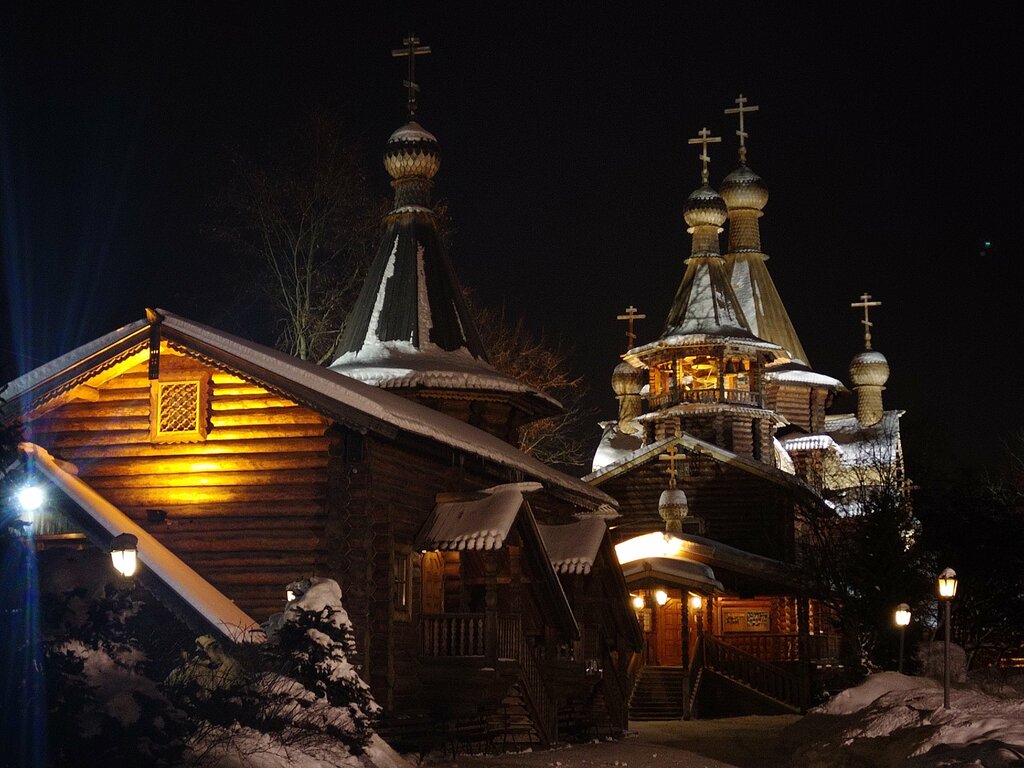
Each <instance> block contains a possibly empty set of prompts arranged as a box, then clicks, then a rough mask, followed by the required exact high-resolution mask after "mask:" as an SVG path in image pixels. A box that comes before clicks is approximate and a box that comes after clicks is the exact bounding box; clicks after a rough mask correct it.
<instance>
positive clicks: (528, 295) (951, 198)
mask: <svg viewBox="0 0 1024 768" xmlns="http://www.w3.org/2000/svg"><path fill="white" fill-rule="evenodd" d="M40 5H43V4H38V3H33V4H24V5H15V6H13V7H12V6H6V7H5V8H4V10H2V11H0V67H2V69H0V195H2V218H0V224H2V226H3V233H2V235H3V237H2V247H3V262H4V267H5V269H4V275H3V280H4V281H5V285H4V295H5V297H6V299H7V302H8V305H9V311H7V312H4V313H2V315H0V334H2V335H0V361H2V362H3V366H4V368H3V373H5V374H7V376H10V375H11V374H13V373H17V372H18V369H19V368H26V367H27V368H31V367H34V365H35V364H38V363H39V362H42V361H45V360H47V359H50V358H51V357H54V356H55V355H57V354H58V353H60V352H62V351H66V350H67V349H70V348H71V347H73V346H75V345H76V344H78V343H81V342H84V341H87V340H89V339H92V338H94V337H96V336H98V335H100V334H101V333H103V332H106V331H108V330H110V329H112V328H114V327H116V326H118V325H121V324H123V323H126V322H129V321H131V320H134V319H137V318H139V317H141V316H142V309H143V308H144V307H145V306H147V305H151V306H152V305H158V306H163V307H166V308H167V309H170V310H172V311H175V312H177V313H179V314H183V315H185V316H188V317H191V318H194V319H197V320H200V321H205V322H208V323H212V324H214V325H217V326H218V327H221V328H224V329H226V330H230V331H233V332H236V333H240V334H242V335H259V334H261V333H265V329H264V328H263V324H262V323H261V319H260V318H261V317H262V316H264V315H265V313H263V312H261V311H260V302H261V299H260V298H259V295H258V294H257V293H256V292H255V290H254V289H253V280H252V278H251V272H252V269H251V268H250V267H248V266H247V265H245V264H242V263H239V261H238V258H237V257H236V256H232V255H231V254H230V253H228V252H226V251H225V249H224V247H223V245H221V244H220V243H218V242H217V241H216V240H215V239H213V238H211V237H210V236H209V234H208V229H209V226H210V208H209V204H208V203H209V200H210V198H211V197H212V195H213V194H214V193H215V192H216V191H217V189H218V187H219V185H221V184H222V183H223V180H224V173H225V167H226V163H225V160H226V157H227V155H228V151H229V148H232V147H237V148H240V149H242V150H243V151H245V150H246V149H247V148H252V147H257V146H264V145H265V144H266V143H267V142H268V141H271V140H273V137H274V136H278V135H281V130H282V128H283V127H285V126H287V125H290V124H292V123H294V122H295V121H296V119H297V118H298V117H301V116H302V115H305V114H307V113H309V112H310V110H311V109H312V108H313V107H315V106H320V107H327V108H329V109H333V110H336V111H337V113H339V114H341V115H344V117H345V121H346V123H347V125H346V126H345V127H346V129H347V130H349V131H351V132H353V133H354V134H356V135H357V136H358V137H359V138H360V139H361V140H362V141H363V142H364V143H365V144H366V146H367V148H368V163H369V164H370V167H371V169H372V178H373V181H374V184H375V188H376V189H377V190H378V191H380V192H381V193H386V192H387V191H388V188H387V177H386V174H385V173H384V170H383V168H382V166H381V165H380V160H379V156H380V149H381V147H382V146H383V143H384V141H385V140H386V139H387V137H388V135H389V134H390V133H391V131H392V130H393V129H394V128H396V127H398V125H400V124H401V123H402V122H403V120H404V110H403V107H404V92H403V90H402V88H401V79H402V77H403V74H404V71H403V67H402V64H401V63H399V62H398V61H396V60H393V59H392V58H391V57H390V55H389V51H390V49H391V48H393V47H395V46H397V45H398V44H400V41H401V38H402V36H403V35H404V34H405V33H406V32H408V31H409V30H410V29H414V30H415V31H416V32H417V33H418V34H419V36H420V37H421V38H422V39H423V41H424V43H427V44H429V45H431V46H432V47H433V50H434V53H433V54H432V55H431V56H429V57H427V58H426V59H425V60H421V61H420V63H419V65H418V74H419V77H418V79H419V80H420V82H421V84H422V87H423V96H422V102H421V103H422V107H421V111H420V118H421V121H422V122H423V124H424V125H425V127H427V128H429V129H430V130H431V131H433V132H434V133H435V134H436V135H437V137H438V139H439V141H440V142H441V145H442V148H443V151H444V161H443V166H442V170H441V173H440V174H439V176H438V178H437V179H436V181H437V187H436V193H437V194H438V195H439V196H443V197H445V198H447V200H448V202H449V205H450V209H451V213H452V216H453V218H454V221H455V224H456V227H457V234H456V237H455V240H454V245H453V252H452V257H453V260H454V263H455V267H456V270H457V271H458V273H459V274H460V276H461V278H462V279H463V281H464V282H465V283H467V284H469V285H471V286H473V287H475V288H476V289H477V291H478V293H479V295H480V296H481V298H482V299H483V300H484V301H486V302H490V303H499V302H505V303H506V305H507V307H508V308H509V310H510V312H511V313H513V314H523V315H525V316H526V317H527V318H528V320H529V322H530V323H531V324H532V325H533V326H534V327H535V328H537V329H543V330H545V331H546V332H547V333H548V334H549V335H552V336H556V337H559V336H560V337H562V338H564V339H565V340H566V341H567V342H569V343H570V344H571V345H572V346H573V347H574V348H575V352H576V356H575V358H574V360H575V363H576V367H577V368H578V369H579V371H580V372H581V373H583V374H585V375H586V376H587V377H588V379H589V380H590V382H591V386H592V387H593V389H594V390H595V392H596V393H597V397H598V402H599V403H600V404H601V405H602V407H603V409H604V413H603V414H602V416H603V417H605V418H607V417H610V416H611V415H612V414H613V412H614V403H613V400H612V397H611V393H610V389H609V385H608V378H609V374H610V371H611V369H612V367H613V366H614V364H615V362H616V361H617V359H616V355H617V354H618V353H620V352H621V351H622V346H623V335H622V334H623V330H624V329H623V328H622V327H621V324H620V323H616V321H615V320H614V316H615V314H616V313H618V312H619V311H621V310H622V309H623V308H624V307H625V306H626V305H627V304H629V303H633V304H636V305H637V306H638V307H639V308H640V309H641V311H645V312H647V314H648V315H649V317H650V318H651V319H650V320H648V321H647V322H646V323H645V324H643V325H641V326H640V334H641V336H640V340H641V341H645V340H650V339H652V338H654V337H655V336H656V335H657V334H658V333H660V331H661V327H662V323H663V320H664V317H665V315H666V313H667V311H668V307H669V304H670V302H671V299H672V296H673V294H674V292H675V289H676V287H677V285H678V282H679V280H680V279H681V277H682V274H683V270H684V264H683V259H684V258H685V256H686V255H687V252H688V248H689V240H688V237H687V235H686V231H685V226H684V223H683V220H682V205H683V201H684V200H685V198H686V196H687V195H688V194H689V192H690V191H691V190H692V189H693V188H694V187H695V186H697V182H698V169H699V165H698V162H697V159H696V151H695V150H694V148H692V147H689V146H687V144H686V139H687V138H688V137H690V136H693V135H695V134H696V132H697V131H698V130H699V129H700V128H701V127H702V126H704V125H707V126H708V127H709V128H710V129H711V130H712V131H713V132H714V133H715V134H718V135H723V136H724V137H725V140H724V143H723V144H722V145H720V146H718V147H714V148H713V150H712V158H713V161H712V183H713V184H717V183H718V182H719V181H720V180H721V178H722V177H723V176H724V175H725V174H726V173H728V171H729V170H731V169H732V168H733V167H734V166H735V140H734V137H733V136H732V131H733V130H735V125H734V123H733V122H732V118H726V117H725V116H723V115H722V110H723V109H724V108H726V107H729V106H732V100H733V99H734V98H735V96H736V94H737V93H739V92H743V93H745V94H747V95H748V96H749V97H750V98H751V102H752V103H755V104H758V105H759V106H760V108H761V111H760V112H758V113H757V114H756V115H754V116H752V117H751V118H750V120H749V132H750V136H751V138H750V142H749V145H750V164H751V166H752V167H753V168H754V169H755V170H756V171H757V172H758V173H759V174H760V175H761V176H762V177H763V178H764V179H765V182H766V184H767V185H768V188H769V189H770V191H771V199H770V201H769V204H768V207H767V209H766V212H765V214H766V215H765V217H764V219H762V232H763V240H764V245H765V250H766V251H767V252H768V253H769V255H770V256H771V260H770V261H769V262H768V267H769V270H770V272H771V274H772V276H773V277H774V279H775V282H776V285H777V286H778V288H779V291H780V293H781V295H782V298H783V300H784V301H785V303H786V305H787V308H788V310H789V313H790V316H791V317H792V319H793V322H794V324H795V326H796V328H797V331H798V333H799V335H800V337H801V339H802V341H803V344H804V347H805V348H806V349H807V352H808V354H809V355H810V357H811V362H812V363H813V365H814V367H815V368H816V369H818V370H820V371H822V372H825V373H828V374H831V375H834V376H837V377H839V378H842V379H844V380H846V379H847V378H848V377H847V374H846V366H847V364H848V362H849V359H850V358H851V356H852V355H853V354H854V353H855V352H856V351H857V350H858V349H859V348H860V347H861V343H862V342H861V328H860V326H859V325H858V322H857V321H858V317H857V314H856V312H855V311H854V310H852V309H850V308H849V303H850V302H851V301H853V300H855V299H856V297H857V296H858V295H859V294H860V293H862V292H863V291H869V292H871V293H872V294H874V296H875V297H876V298H878V299H880V300H881V301H882V302H883V306H882V307H881V309H880V310H878V311H877V313H876V315H875V320H876V327H875V334H874V339H875V346H876V348H877V349H879V350H881V351H883V352H884V353H885V354H886V356H887V357H888V359H889V362H890V366H891V368H892V377H891V379H890V387H889V389H888V391H887V392H886V395H885V397H886V404H887V405H888V406H889V407H900V408H906V409H907V411H908V414H907V416H906V417H905V420H904V441H905V443H906V445H907V449H908V458H909V461H910V465H911V470H912V472H913V469H914V467H915V465H924V464H925V463H931V464H939V465H942V466H947V467H950V466H955V465H958V464H966V465H969V466H978V465H981V464H984V463H986V462H989V461H991V460H993V458H994V457H995V456H997V454H998V452H999V446H1000V444H1001V441H1002V440H1003V439H1005V438H1006V437H1007V436H1008V435H1009V434H1011V433H1013V432H1014V431H1015V430H1019V429H1020V428H1021V426H1022V423H1024V420H1022V417H1021V408H1020V406H1019V405H1018V404H1017V402H1016V397H1015V396H1014V392H1016V391H1018V389H1019V387H1018V385H1017V375H1016V373H1015V371H1017V370H1018V369H1019V366H1020V362H1019V360H1018V356H1019V355H1020V352H1019V351H1018V349H1017V336H1018V333H1019V331H1020V322H1019V320H1018V307H1019V306H1020V299H1019V293H1020V291H1021V288H1022V285H1024V281H1022V273H1024V267H1022V264H1021V259H1022V256H1024V248H1022V240H1024V234H1022V233H1024V229H1022V227H1021V225H1020V224H1019V220H1020V218H1021V215H1022V210H1021V195H1020V188H1021V185H1022V183H1024V174H1022V170H1024V169H1022V163H1021V159H1020V151H1021V149H1020V146H1019V140H1018V133H1019V131H1020V124H1021V106H1020V97H1019V95H1017V94H1016V90H1017V89H1016V87H1015V86H1014V82H1015V81H1016V80H1017V79H1019V77H1020V63H1019V61H1020V58H1019V51H1020V42H1019V35H1018V34H1017V30H1018V26H1019V25H1018V24H1017V22H1016V20H1015V19H1014V18H1013V17H1012V15H1011V10H1010V6H1011V4H1007V6H1008V8H1007V10H1006V11H1005V15H1000V12H997V11H988V10H985V9H983V8H981V7H980V5H979V4H975V5H971V6H969V7H968V6H960V7H959V11H960V13H958V14H956V15H942V14H941V13H940V12H939V11H938V10H937V8H938V6H935V5H932V6H922V5H920V4H915V5H914V6H913V9H912V11H913V12H911V10H910V9H908V10H907V11H906V16H900V15H898V14H900V13H903V12H902V11H899V10H897V9H895V8H894V6H896V5H897V4H885V5H881V4H880V5H874V4H847V5H849V6H850V10H849V11H847V12H844V13H843V14H841V15H837V12H836V11H834V10H833V9H832V8H830V7H829V6H830V5H833V4H820V3H819V4H813V5H811V4H808V5H806V6H805V8H804V10H803V12H801V13H796V12H787V14H780V13H776V9H777V7H778V6H779V5H780V4H772V3H756V4H755V3H751V4H746V3H739V2H729V3H720V4H702V5H698V4H694V3H675V4H671V6H672V7H673V8H676V9H677V10H675V11H673V12H665V13H662V12H655V11H653V10H645V9H644V6H645V5H647V4H638V7H636V8H629V9H625V8H621V7H620V9H619V10H618V11H616V12H614V13H609V14H603V13H600V14H599V13H596V12H595V11H594V7H595V6H594V5H593V4H577V5H574V6H572V7H563V8H561V9H558V10H552V9H548V10H547V11H546V12H545V13H544V14H543V15H530V14H527V13H525V12H523V13H518V14H514V13H512V12H506V11H505V8H504V6H503V8H502V9H499V10H495V9H494V8H493V7H489V8H487V9H484V8H483V6H484V5H487V6H493V5H494V4H482V3H474V4H462V3H456V2H448V3H444V4H439V5H434V4H428V3H418V4H415V5H399V4H395V5H394V6H393V7H392V8H390V9H389V10H379V11H377V12H374V13H373V14H372V15H369V14H367V15H364V16H360V15H358V14H357V13H355V12H353V11H352V10H351V9H352V8H354V7H356V5H357V4H355V3H331V4H322V5H318V4H312V3H274V4H256V3H253V4H248V3H237V4H227V3H201V4H200V3H194V4H193V3H165V4H152V5H151V4H147V3H135V4H132V5H125V6H123V7H121V8H114V7H111V6H109V5H108V4H106V3H88V4H85V3H68V4H65V5H62V6H61V7H60V8H58V7H57V6H56V4H55V5H54V6H51V7H49V9H47V8H40V7H39V6H40ZM379 5H389V4H379ZM550 5H552V6H553V5H555V4H550ZM786 5H787V6H788V5H790V4H786ZM214 6H216V7H214ZM508 7H513V6H512V5H509V6H508ZM968 14H969V15H968ZM985 241H991V243H992V246H991V247H990V248H988V249H985V248H984V247H983V243H984V242H985ZM723 244H724V242H723ZM260 340H263V341H266V340H267V339H266V337H265V336H264V337H263V338H262V339H260ZM7 376H5V377H4V378H6V377H7Z"/></svg>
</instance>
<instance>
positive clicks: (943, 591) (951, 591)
mask: <svg viewBox="0 0 1024 768" xmlns="http://www.w3.org/2000/svg"><path fill="white" fill-rule="evenodd" d="M954 597H956V571H954V570H953V569H952V568H946V569H945V570H944V571H943V572H942V573H940V574H939V600H941V601H942V602H943V603H945V604H946V612H945V622H944V623H945V625H946V642H945V645H944V647H943V653H942V656H943V659H942V707H943V709H949V604H950V603H951V602H953V598H954Z"/></svg>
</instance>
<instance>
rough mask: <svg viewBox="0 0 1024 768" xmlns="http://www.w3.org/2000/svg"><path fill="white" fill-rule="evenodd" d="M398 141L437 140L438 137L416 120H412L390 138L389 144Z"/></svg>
mask: <svg viewBox="0 0 1024 768" xmlns="http://www.w3.org/2000/svg"><path fill="white" fill-rule="evenodd" d="M396 141H437V137H436V136H434V134H432V133H431V132H430V131H428V130H427V129H426V128H424V127H423V126H422V125H420V124H419V123H417V122H416V121H415V120H410V121H409V122H408V123H406V124H405V125H403V126H402V127H401V128H398V129H397V130H395V132H394V133H392V134H391V138H389V139H388V143H389V144H391V143H392V142H396Z"/></svg>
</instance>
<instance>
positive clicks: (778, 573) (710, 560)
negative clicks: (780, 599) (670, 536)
mask: <svg viewBox="0 0 1024 768" xmlns="http://www.w3.org/2000/svg"><path fill="white" fill-rule="evenodd" d="M676 536H678V537H679V538H680V539H682V541H683V551H682V554H683V555H684V556H685V557H686V559H689V560H694V561H696V562H698V563H704V564H706V565H709V566H711V567H712V568H719V569H721V570H723V571H731V572H733V573H741V574H744V575H746V576H753V577H757V578H760V579H764V580H766V581H769V582H772V583H774V584H776V585H778V586H783V587H797V588H805V587H806V586H807V582H806V580H805V578H804V576H803V575H802V574H801V572H800V570H799V569H798V568H797V567H796V566H793V565H790V564H789V563H784V562H782V561H781V560H775V559H774V558H771V557H765V556H764V555H758V554H755V553H753V552H747V551H745V550H742V549H737V548H736V547H730V546H729V545H727V544H722V543H721V542H719V541H714V540H713V539H706V538H704V537H703V536H695V535H693V534H688V533H681V534H676Z"/></svg>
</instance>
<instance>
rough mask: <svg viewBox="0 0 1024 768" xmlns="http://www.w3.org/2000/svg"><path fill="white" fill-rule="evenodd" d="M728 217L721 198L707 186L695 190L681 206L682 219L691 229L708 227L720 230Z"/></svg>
mask: <svg viewBox="0 0 1024 768" xmlns="http://www.w3.org/2000/svg"><path fill="white" fill-rule="evenodd" d="M728 216H729V214H728V210H727V209H726V207H725V201H724V200H723V199H722V196H721V195H719V194H718V193H717V192H715V190H713V189H712V188H711V187H709V186H708V185H707V184H705V185H704V186H702V187H700V188H699V189H695V190H694V191H693V193H691V195H690V196H689V197H688V198H686V204H685V205H684V206H683V218H684V219H686V223H687V224H688V225H689V226H691V227H700V226H710V227H718V228H719V229H721V228H722V225H723V224H725V220H726V219H727V218H728Z"/></svg>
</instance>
